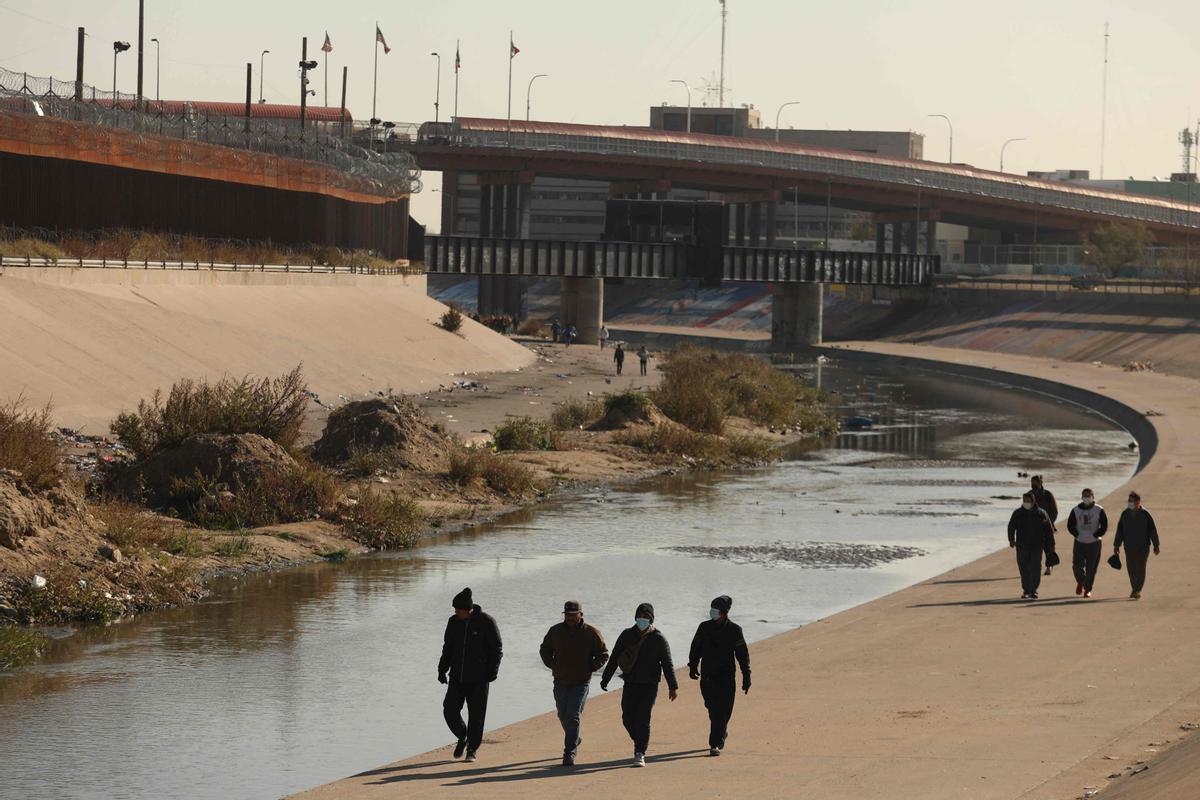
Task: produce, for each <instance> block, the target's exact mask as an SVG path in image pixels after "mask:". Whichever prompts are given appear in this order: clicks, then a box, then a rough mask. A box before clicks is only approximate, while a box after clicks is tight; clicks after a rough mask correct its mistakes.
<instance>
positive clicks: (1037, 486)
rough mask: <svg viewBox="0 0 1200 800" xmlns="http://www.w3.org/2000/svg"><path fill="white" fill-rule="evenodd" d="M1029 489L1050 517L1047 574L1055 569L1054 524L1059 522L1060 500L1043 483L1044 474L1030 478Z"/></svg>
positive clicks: (1036, 502) (1034, 499)
mask: <svg viewBox="0 0 1200 800" xmlns="http://www.w3.org/2000/svg"><path fill="white" fill-rule="evenodd" d="M1029 490H1030V491H1031V492H1033V502H1034V503H1035V504H1036V505H1037V507H1038V508H1040V509H1041V510H1042V511H1045V512H1046V516H1047V517H1049V518H1050V527H1048V528H1047V529H1046V544H1045V550H1046V574H1047V575H1049V574H1050V570H1052V569H1054V567H1053V566H1051V564H1050V554H1051V553H1054V552H1055V547H1054V532H1055V530H1057V529H1056V528H1055V527H1054V524H1055V523H1056V522H1058V501H1057V500H1055V499H1054V494H1053V493H1052V492H1051V491H1050V490H1049V489H1047V488H1045V487H1044V486H1043V485H1042V476H1041V475H1034V476H1033V477H1032V478H1030V479H1029ZM1054 563H1056V564H1057V563H1058V559H1057V558H1055V559H1054Z"/></svg>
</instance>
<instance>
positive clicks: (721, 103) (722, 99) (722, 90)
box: [717, 0, 729, 108]
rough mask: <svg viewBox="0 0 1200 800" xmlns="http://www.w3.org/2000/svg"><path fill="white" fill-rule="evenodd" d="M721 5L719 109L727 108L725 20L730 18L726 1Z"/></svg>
mask: <svg viewBox="0 0 1200 800" xmlns="http://www.w3.org/2000/svg"><path fill="white" fill-rule="evenodd" d="M720 3H721V83H720V88H719V89H718V90H717V108H724V107H725V18H726V16H728V13H729V12H728V9H726V8H725V0H720Z"/></svg>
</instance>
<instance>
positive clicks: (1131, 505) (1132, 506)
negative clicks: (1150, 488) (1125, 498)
mask: <svg viewBox="0 0 1200 800" xmlns="http://www.w3.org/2000/svg"><path fill="white" fill-rule="evenodd" d="M1126 506H1127V507H1128V508H1129V510H1130V511H1133V510H1134V509H1135V508H1137V503H1135V502H1133V501H1132V500H1130V501H1129V502H1128V503H1126Z"/></svg>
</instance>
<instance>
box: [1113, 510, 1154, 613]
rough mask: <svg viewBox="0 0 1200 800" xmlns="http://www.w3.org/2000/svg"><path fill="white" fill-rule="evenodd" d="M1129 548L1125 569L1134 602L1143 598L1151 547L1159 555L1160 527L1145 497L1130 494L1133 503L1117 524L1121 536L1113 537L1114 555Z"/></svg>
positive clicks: (1126, 551)
mask: <svg viewBox="0 0 1200 800" xmlns="http://www.w3.org/2000/svg"><path fill="white" fill-rule="evenodd" d="M1122 544H1123V545H1125V569H1126V571H1127V572H1128V573H1129V587H1130V588H1131V589H1133V592H1132V593H1131V594H1130V595H1129V596H1130V597H1131V598H1132V599H1134V600H1141V599H1142V587H1143V586H1145V585H1146V562H1147V561H1149V560H1150V547H1151V546H1153V547H1154V555H1158V552H1159V551H1158V528H1157V527H1156V526H1155V525H1154V517H1152V516H1150V512H1149V511H1147V510H1146V509H1144V508H1142V496H1141V495H1140V494H1138V493H1137V492H1130V493H1129V503H1128V504H1127V505H1126V507H1125V510H1124V511H1122V512H1121V518H1120V519H1119V520H1118V521H1117V535H1116V537H1114V538H1113V552H1114V553H1117V552H1119V551H1120V549H1121V545H1122Z"/></svg>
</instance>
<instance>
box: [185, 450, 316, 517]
mask: <svg viewBox="0 0 1200 800" xmlns="http://www.w3.org/2000/svg"><path fill="white" fill-rule="evenodd" d="M338 495H339V488H338V484H337V481H336V479H335V478H334V477H333V475H332V474H331V473H329V472H328V471H327V470H325V469H323V468H321V467H319V466H317V465H315V464H313V463H311V462H307V461H300V462H298V463H297V464H296V466H295V467H293V468H292V469H290V470H287V471H286V472H282V473H278V472H265V473H263V474H262V476H261V477H259V479H258V480H256V481H255V482H254V483H252V484H251V485H249V486H234V487H230V491H221V489H220V487H218V486H217V484H216V482H215V481H214V480H212V479H210V478H207V477H205V476H203V475H200V474H196V475H195V476H193V477H192V478H189V479H186V480H180V481H176V482H175V485H174V486H173V487H172V498H171V505H172V507H173V508H175V509H176V510H177V511H178V512H179V514H180V516H182V517H184V518H185V519H188V520H191V521H192V522H194V523H196V524H197V525H199V526H200V527H202V528H208V529H212V530H229V531H235V530H241V529H243V528H258V527H262V526H264V525H278V524H280V523H284V522H299V521H302V520H306V519H314V518H317V517H322V516H329V515H331V514H332V513H333V510H334V506H335V505H336V503H337V498H338Z"/></svg>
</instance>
